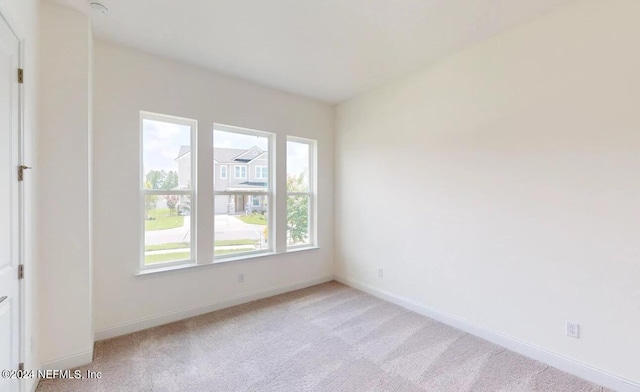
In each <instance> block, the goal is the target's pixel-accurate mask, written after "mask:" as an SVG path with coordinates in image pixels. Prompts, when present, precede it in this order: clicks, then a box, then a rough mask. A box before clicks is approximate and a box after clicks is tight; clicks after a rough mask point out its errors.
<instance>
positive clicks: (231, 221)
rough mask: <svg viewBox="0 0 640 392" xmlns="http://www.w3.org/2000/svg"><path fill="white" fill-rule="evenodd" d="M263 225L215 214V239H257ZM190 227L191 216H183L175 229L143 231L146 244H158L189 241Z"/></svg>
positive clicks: (260, 236) (262, 230) (260, 234)
mask: <svg viewBox="0 0 640 392" xmlns="http://www.w3.org/2000/svg"><path fill="white" fill-rule="evenodd" d="M264 228H265V226H263V225H251V224H248V223H244V222H243V221H241V220H240V219H238V218H236V217H235V216H232V215H216V216H215V229H216V231H215V239H216V241H219V240H238V239H252V240H259V239H261V238H262V237H263V235H264V234H263V233H264ZM190 229H191V218H190V217H189V216H185V217H184V225H183V226H182V227H176V228H175V229H167V230H153V231H147V232H145V244H146V245H158V244H166V243H173V242H189V241H190V238H189V231H190Z"/></svg>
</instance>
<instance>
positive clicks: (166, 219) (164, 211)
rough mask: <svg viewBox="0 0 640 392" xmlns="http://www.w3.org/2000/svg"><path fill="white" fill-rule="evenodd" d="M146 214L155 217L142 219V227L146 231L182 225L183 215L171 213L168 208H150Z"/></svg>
mask: <svg viewBox="0 0 640 392" xmlns="http://www.w3.org/2000/svg"><path fill="white" fill-rule="evenodd" d="M173 214H175V212H174V213H173ZM148 216H149V217H152V218H155V219H149V220H146V221H144V228H145V230H148V231H151V230H166V229H174V228H176V227H182V225H184V216H179V215H172V214H171V211H170V210H169V209H168V208H156V209H154V210H150V211H149V215H148Z"/></svg>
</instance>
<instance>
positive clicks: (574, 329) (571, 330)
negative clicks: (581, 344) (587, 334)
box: [566, 321, 580, 339]
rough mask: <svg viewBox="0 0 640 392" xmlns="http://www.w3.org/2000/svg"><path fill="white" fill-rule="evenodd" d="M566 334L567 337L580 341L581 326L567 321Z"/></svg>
mask: <svg viewBox="0 0 640 392" xmlns="http://www.w3.org/2000/svg"><path fill="white" fill-rule="evenodd" d="M566 333H567V336H570V337H572V338H576V339H580V324H578V323H573V322H571V321H567V325H566Z"/></svg>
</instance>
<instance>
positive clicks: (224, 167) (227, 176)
mask: <svg viewBox="0 0 640 392" xmlns="http://www.w3.org/2000/svg"><path fill="white" fill-rule="evenodd" d="M222 169H224V176H223V175H222ZM227 178H229V166H228V165H220V179H221V180H226V179H227Z"/></svg>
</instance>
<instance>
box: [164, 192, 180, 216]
mask: <svg viewBox="0 0 640 392" xmlns="http://www.w3.org/2000/svg"><path fill="white" fill-rule="evenodd" d="M164 199H165V200H166V202H167V207H168V208H169V212H170V213H171V214H172V215H173V213H174V212H175V210H176V205H177V204H178V200H179V199H180V198H179V196H178V195H167V196H165V197H164Z"/></svg>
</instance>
